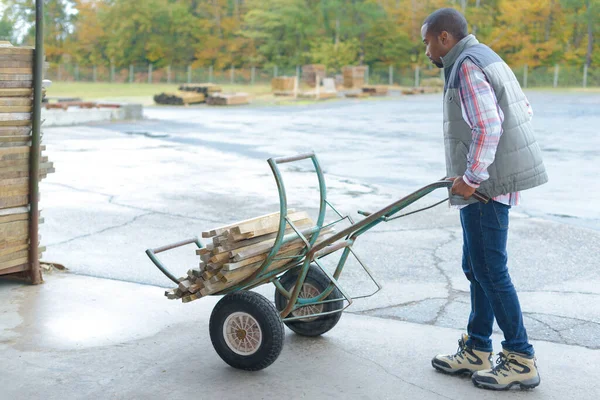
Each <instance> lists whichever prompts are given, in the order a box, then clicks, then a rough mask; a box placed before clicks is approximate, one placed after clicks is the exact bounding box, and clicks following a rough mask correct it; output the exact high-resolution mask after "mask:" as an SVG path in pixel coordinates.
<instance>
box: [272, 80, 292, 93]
mask: <svg viewBox="0 0 600 400" xmlns="http://www.w3.org/2000/svg"><path fill="white" fill-rule="evenodd" d="M295 88H296V77H295V76H278V77H275V78H273V79H271V90H272V91H273V94H274V95H275V96H291V95H293V94H294V90H295Z"/></svg>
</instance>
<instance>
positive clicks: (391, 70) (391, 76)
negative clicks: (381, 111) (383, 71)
mask: <svg viewBox="0 0 600 400" xmlns="http://www.w3.org/2000/svg"><path fill="white" fill-rule="evenodd" d="M388 78H389V85H390V86H392V85H393V84H394V67H392V66H391V65H390V68H389V71H388Z"/></svg>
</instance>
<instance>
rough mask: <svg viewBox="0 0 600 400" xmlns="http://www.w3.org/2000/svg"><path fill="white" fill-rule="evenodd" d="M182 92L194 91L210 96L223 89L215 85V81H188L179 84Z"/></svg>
mask: <svg viewBox="0 0 600 400" xmlns="http://www.w3.org/2000/svg"><path fill="white" fill-rule="evenodd" d="M179 91H181V92H194V93H202V94H203V95H204V97H208V96H210V95H212V94H214V93H219V92H221V91H222V89H221V86H218V85H215V84H214V83H187V84H185V85H181V86H179Z"/></svg>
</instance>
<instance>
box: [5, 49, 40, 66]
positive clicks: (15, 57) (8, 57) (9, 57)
mask: <svg viewBox="0 0 600 400" xmlns="http://www.w3.org/2000/svg"><path fill="white" fill-rule="evenodd" d="M6 61H12V62H14V61H21V62H23V61H24V62H29V63H32V64H33V62H34V59H33V54H4V53H2V52H0V64H1V63H4V62H6Z"/></svg>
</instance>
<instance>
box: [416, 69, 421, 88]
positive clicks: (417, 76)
mask: <svg viewBox="0 0 600 400" xmlns="http://www.w3.org/2000/svg"><path fill="white" fill-rule="evenodd" d="M420 74H421V67H419V66H418V65H417V68H415V87H419V83H420Z"/></svg>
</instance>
